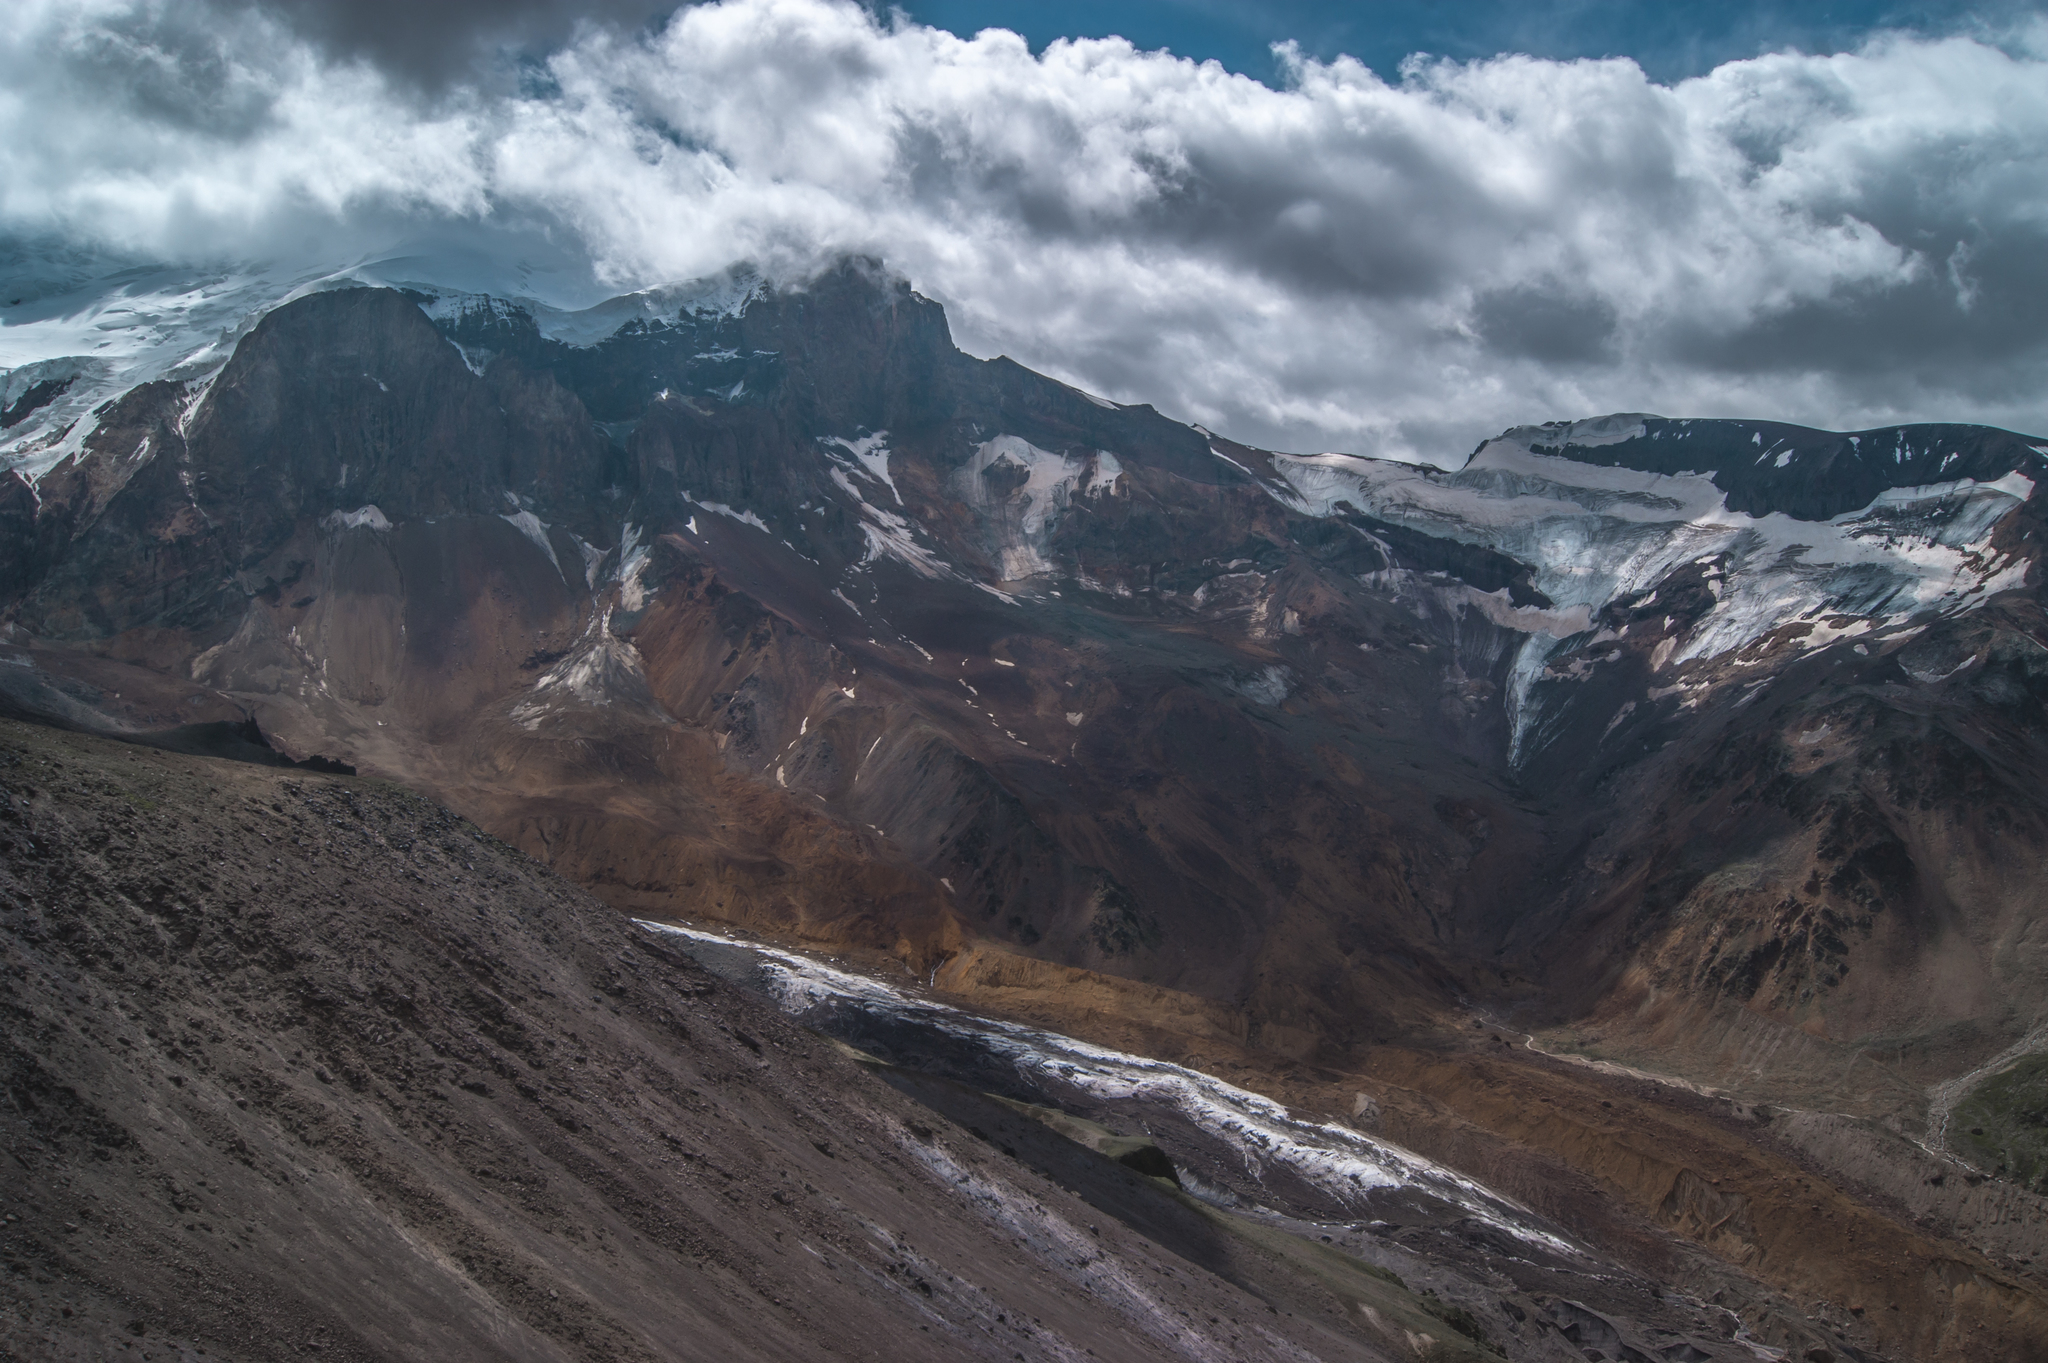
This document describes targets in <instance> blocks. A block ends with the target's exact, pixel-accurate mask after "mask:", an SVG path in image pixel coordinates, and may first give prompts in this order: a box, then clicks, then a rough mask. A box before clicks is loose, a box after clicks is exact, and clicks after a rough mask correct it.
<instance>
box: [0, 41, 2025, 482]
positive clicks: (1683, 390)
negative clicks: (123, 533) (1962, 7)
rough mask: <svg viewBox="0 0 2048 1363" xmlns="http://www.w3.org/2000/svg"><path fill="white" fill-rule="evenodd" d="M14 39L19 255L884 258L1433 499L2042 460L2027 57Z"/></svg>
mask: <svg viewBox="0 0 2048 1363" xmlns="http://www.w3.org/2000/svg"><path fill="white" fill-rule="evenodd" d="M17 15H18V18H17V20H16V22H14V23H13V24H12V25H11V26H10V28H9V30H8V31H7V32H6V33H5V34H4V35H0V230H4V231H7V232H10V233H13V234H15V235H16V236H17V237H18V238H26V237H29V236H41V237H45V238H47V237H51V236H56V237H59V238H62V239H65V240H68V241H75V242H79V243H89V244H92V245H95V246H98V247H103V248H110V249H118V250H121V251H126V252H130V253H134V254H137V255H140V256H147V257H151V258H156V259H174V260H191V261H219V260H224V259H253V258H258V257H261V258H268V259H275V258H280V257H304V258H305V259H307V260H308V261H311V260H313V259H316V258H318V259H324V260H326V261H328V262H331V263H333V264H337V265H338V264H345V263H347V262H348V260H350V259H352V258H355V257H358V256H360V255H362V254H364V253H366V252H376V251H388V250H389V249H391V248H392V246H393V245H394V244H395V243H399V242H402V241H405V240H409V239H418V238H420V237H422V236H431V235H434V234H443V235H445V234H448V233H451V232H463V231H468V232H471V233H472V234H474V233H476V232H477V231H479V230H483V231H486V232H488V233H494V234H498V235H500V236H502V237H503V238H504V239H505V240H507V241H511V240H516V239H518V238H517V237H516V235H515V234H519V233H523V234H525V235H526V239H528V240H538V239H540V238H545V239H546V240H547V241H548V242H550V243H551V249H552V250H553V251H554V252H556V253H559V254H560V255H561V256H563V257H565V258H567V259H569V260H571V261H573V262H574V263H575V268H574V269H573V270H571V271H570V274H569V275H568V276H564V278H572V277H575V276H578V275H580V276H583V277H584V278H585V279H586V280H587V281H588V283H587V286H586V287H598V286H602V287H604V288H606V289H609V290H611V291H625V290H628V289H633V288H640V287H645V286H648V285H652V284H657V283H662V282H667V281H670V280H675V279H680V278H688V277H693V276H701V275H708V274H712V273H714V272H716V271H717V270H719V269H721V268H723V267H725V266H727V265H729V264H732V263H733V262H735V261H742V260H744V261H751V262H753V263H754V264H755V265H756V266H757V267H758V268H760V269H761V270H763V272H764V273H766V274H768V275H769V276H770V277H771V278H774V279H778V280H782V281H785V282H795V281H800V280H801V279H802V278H803V277H805V276H806V275H807V274H808V273H810V272H811V271H814V270H815V269H817V268H818V267H819V266H820V265H821V264H822V263H823V262H825V261H827V260H829V259H831V258H833V257H835V256H837V255H839V254H842V253H846V252H860V253H866V254H872V255H875V256H878V257H880V258H882V259H884V260H886V261H887V262H889V263H890V265H891V266H893V267H894V268H895V269H897V270H899V271H901V272H903V273H904V274H906V275H907V276H908V277H909V278H910V279H911V280H912V281H913V282H914V283H915V284H916V285H917V287H918V288H919V289H921V290H922V291H923V292H925V293H927V294H929V295H931V296H933V297H935V298H937V299H939V300H940V301H942V302H944V303H945V304H946V305H947V307H948V311H949V315H950V316H951V318H952V320H953V325H954V330H955V333H956V336H957V337H958V339H959V340H960V341H961V343H962V344H963V345H964V346H965V347H966V348H967V349H969V350H972V351H974V352H976V353H980V354H994V353H997V352H1004V353H1008V354H1010V355H1012V356H1014V357H1016V358H1017V359H1019V360H1021V361H1023V362H1025V363H1027V364H1030V365H1032V366H1033V367H1035V368H1039V369H1043V370H1046V371H1048V372H1051V373H1054V374H1057V375H1059V376H1061V377H1063V378H1067V379H1070V380H1072V381H1074V382H1077V383H1079V384H1081V385H1082V386H1084V387H1087V388H1089V389H1090V390H1092V391H1096V392H1101V393H1106V394H1108V395H1110V396H1112V397H1116V398H1119V399H1122V400H1125V401H1148V402H1152V403H1154V404H1155V405H1157V406H1159V407H1161V408H1162V409H1163V410H1165V411H1168V412H1170V413H1172V414H1174V415H1176V416H1179V417H1182V418H1184V419H1187V420H1194V421H1200V422H1202V423H1203V424H1205V425H1208V426H1210V427H1212V428H1214V429H1217V430H1219V431H1223V432H1226V433H1228V434H1230V435H1232V436H1235V437H1237V438H1239V439H1243V440H1247V441H1251V442H1254V443H1259V444H1266V445H1273V446H1278V447H1283V448H1295V449H1350V450H1357V451H1360V452H1369V453H1389V454H1400V455H1407V456H1411V457H1421V458H1428V459H1434V460H1438V461H1447V462H1455V461H1456V460H1457V459H1458V458H1459V457H1461V456H1462V454H1463V453H1464V451H1465V450H1467V449H1469V448H1471V446H1472V444H1473V443H1475V442H1476V440H1477V439H1478V438H1480V437H1481V436H1483V435H1485V434H1488V433H1491V432H1493V431H1497V430H1499V429H1501V428H1503V427H1505V426H1509V425H1514V424H1518V423H1522V422H1528V421H1537V420H1544V419H1549V418H1559V417H1575V416H1584V415H1588V414H1592V413H1598V412H1605V411H1615V410H1657V411H1665V412H1669V413H1673V414H1678V415H1701V416H1712V415H1748V416H1757V417H1769V418H1777V419H1788V420H1795V421H1804V422H1808V423H1811V424H1818V425H1827V426H1835V427H1855V426H1864V425H1874V424H1879V423H1881V422H1886V421H1894V420H1979V421H1987V422H1991V423H1993V424H1999V425H2006V426H2013V427H2017V428H2020V429H2031V430H2035V431H2042V430H2048V383H2044V382H2043V380H2044V379H2048V250H2044V247H2048V60H2044V58H2048V29H2043V28H2040V27H2037V28H2035V29H2033V30H2029V31H2024V32H2020V33H2017V34H2014V35H2011V36H2009V38H2008V39H2007V40H2006V41H2004V42H2003V43H2000V44H1994V43H1992V42H1989V41H1985V40H1982V39H1972V38H1965V37H1950V38H1943V39H1923V38H1915V37H1911V36H1906V35H1880V36H1878V37H1876V38H1874V39H1872V40H1871V41H1870V42H1869V43H1868V44H1866V45H1865V46H1864V47H1862V48H1861V49H1859V50H1857V51H1854V52H1850V53H1845V54H1840V55H1835V56H1826V57H1817V56H1806V55H1800V54H1796V53H1783V54H1777V55H1770V56H1764V57H1759V58H1756V59H1754V60H1749V61H1742V62H1734V63H1729V64H1727V65H1724V66H1721V67H1719V68H1717V69H1715V70H1713V71H1711V72H1709V73H1708V74H1706V75H1704V76H1702V77H1699V78H1697V79H1693V80H1688V81H1684V82H1682V83H1679V84H1677V85H1675V86H1664V85H1658V84H1655V83H1653V82H1651V81H1650V80H1649V79H1648V78H1647V77H1646V76H1645V75H1644V74H1643V73H1642V71H1641V70H1640V69H1638V68H1637V67H1636V66H1635V64H1634V63H1632V62H1630V61H1627V60H1625V59H1621V60H1607V61H1576V62H1556V61H1545V60H1536V59H1531V58H1526V57H1503V58H1498V59H1495V60H1490V61H1484V62H1476V63H1468V64H1460V63H1449V62H1428V61H1415V62H1411V63H1410V64H1409V65H1408V66H1407V67H1406V68H1404V69H1403V70H1402V71H1401V72H1400V73H1398V74H1397V75H1396V76H1395V77H1394V78H1393V79H1391V80H1389V79H1385V78H1383V77H1382V76H1380V75H1378V74H1376V73H1374V72H1372V71H1370V70H1367V69H1366V68H1365V67H1363V66H1361V65H1359V64H1358V63H1356V62H1353V61H1350V60H1348V59H1338V60H1336V61H1333V62H1327V63H1325V62H1318V61H1313V60H1309V59H1307V58H1303V57H1299V56H1294V57H1292V58H1291V60H1290V61H1289V62H1288V70H1289V73H1290V79H1289V81H1288V82H1287V83H1286V85H1285V87H1284V88H1280V89H1274V88H1269V87H1268V86H1265V85H1262V84H1260V83H1258V82H1255V81H1252V80H1250V79H1247V78H1245V77H1242V76H1236V75H1232V74H1230V73H1228V72H1226V71H1225V70H1224V69H1223V68H1222V67H1220V66H1218V65H1216V64H1214V63H1210V64H1206V65H1200V64H1196V63H1193V62H1189V61H1186V60H1182V59H1179V58H1175V57H1172V56H1170V55H1167V54H1164V53H1148V52H1141V51H1138V50H1135V49H1134V48H1132V47H1131V46H1130V45H1129V44H1126V43H1123V42H1121V41H1118V40H1105V41H1079V42H1058V43H1054V44H1052V45H1051V46H1049V47H1048V48H1046V49H1045V50H1044V51H1043V52H1042V53H1040V54H1038V55H1035V56H1034V55H1033V54H1032V52H1031V51H1030V50H1029V48H1028V47H1027V46H1026V45H1025V43H1024V42H1023V41H1022V40H1021V39H1019V38H1017V37H1016V36H1014V35H1011V34H1007V33H1004V32H1001V31H989V32H985V33H982V34H980V35H979V36H977V37H975V38H973V39H971V40H963V39H960V38H957V37H954V36H953V35H951V34H948V33H945V32H943V31H940V30H935V29H930V28H924V27H921V26H918V25H915V24H911V23H909V22H907V21H904V20H901V19H900V18H897V19H891V18H889V17H885V16H878V15H876V14H875V13H874V12H872V11H870V10H867V9H864V8H861V7H859V6H856V5H853V4H846V3H832V2H831V0H724V3H717V4H707V5H701V6H696V7H692V8H688V9H684V10H682V11H680V12H678V13H677V14H676V15H675V16H674V18H673V19H672V20H671V21H670V22H669V23H668V24H667V25H666V26H665V27H663V28H661V29H659V30H656V31H651V32H650V31H640V32H636V33H622V32H620V31H617V30H613V29H608V28H603V27H584V28H582V29H580V30H578V31H577V32H576V33H575V35H574V36H573V37H571V38H570V39H569V40H567V41H566V42H565V43H564V44H563V45H562V46H560V47H559V48H558V49H557V50H555V51H553V52H552V53H551V54H550V55H548V56H547V57H546V58H545V59H544V60H537V61H524V62H521V63H519V64H517V65H513V66H508V67H506V68H505V70H504V72H503V73H502V74H503V75H504V79H503V80H502V81H500V82H499V83H498V84H497V85H496V86H495V87H492V88H477V87H473V86H458V87H454V88H452V89H450V90H449V91H447V92H445V93H442V94H439V95H433V96H429V95H425V94H422V93H420V92H419V91H418V90H417V89H416V88H412V87H408V86H405V85H402V84H396V83H394V82H393V81H392V79H391V78H389V77H387V76H386V75H385V74H384V73H383V71H382V70H381V69H380V68H378V67H375V66H372V65H370V64H367V63H365V62H362V61H358V60H352V59H348V58H346V57H336V56H333V55H330V54H329V52H328V50H327V49H325V48H323V47H320V46H317V45H315V44H313V43H311V42H309V41H308V40H306V39H303V38H301V37H298V36H296V30H294V29H291V28H289V27H287V26H285V25H283V24H281V23H280V22H278V21H277V20H275V19H273V18H271V17H269V16H268V15H267V14H266V13H265V12H264V11H262V10H256V9H248V8H241V7H234V8H222V9H219V10H206V9H202V8H197V7H193V6H186V5H176V6H174V5H169V4H152V3H107V2H105V0H102V2H101V3H83V4H81V3H68V4H56V3H47V2H46V0H28V3H26V4H25V5H24V6H22V7H21V8H20V9H19V10H18V11H17ZM507 249H510V248H507ZM559 287H564V288H566V287H570V286H569V285H567V284H563V285H560V286H559ZM4 301H5V300H0V302H4ZM554 301H564V302H587V301H590V299H589V298H588V297H584V298H580V299H572V298H561V299H557V300H554ZM5 320H6V314H5V312H4V311H0V322H4V321H5Z"/></svg>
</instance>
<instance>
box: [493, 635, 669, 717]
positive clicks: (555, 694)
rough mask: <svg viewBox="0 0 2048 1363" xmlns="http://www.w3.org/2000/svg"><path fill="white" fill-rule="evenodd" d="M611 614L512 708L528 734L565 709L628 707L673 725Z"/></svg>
mask: <svg viewBox="0 0 2048 1363" xmlns="http://www.w3.org/2000/svg"><path fill="white" fill-rule="evenodd" d="M611 620H612V613H611V611H610V610H604V611H601V612H599V613H598V615H597V616H596V617H595V618H594V619H592V621H591V622H590V625H589V626H588V627H587V628H586V629H585V630H584V631H583V637H582V638H581V639H579V640H578V641H577V643H576V647H575V648H573V649H571V650H570V651H569V653H568V654H567V655H566V656H564V657H563V658H561V659H559V660H558V661H557V662H556V663H555V664H554V666H552V667H550V668H548V670H547V671H545V672H543V673H541V674H540V676H539V677H537V678H535V679H534V683H533V690H532V691H531V692H530V693H528V695H527V697H526V699H524V700H522V701H520V702H519V703H518V704H517V705H515V706H513V707H512V719H513V721H514V722H516V723H517V724H518V725H519V726H520V727H521V728H523V729H526V730H528V731H529V732H531V731H533V730H537V729H539V728H540V726H541V722H542V721H543V720H545V719H546V718H547V717H548V716H549V715H550V714H551V713H554V712H556V711H557V710H559V709H560V708H562V707H563V706H565V705H582V706H590V707H596V706H624V707H626V708H628V709H630V710H632V711H636V712H639V713H640V714H643V715H645V716H646V717H647V718H650V719H653V720H655V721H657V722H658V723H662V724H672V723H674V720H673V719H672V718H671V717H670V716H669V715H668V714H667V713H666V712H665V711H663V710H662V708H661V707H660V706H659V705H657V704H656V703H655V700H654V692H653V690H652V689H651V688H650V687H649V686H648V684H647V671H646V669H645V667H643V666H642V664H641V661H640V650H639V649H637V648H635V647H633V644H632V642H631V641H630V640H627V639H621V638H619V637H618V636H617V635H615V634H613V633H612V630H611Z"/></svg>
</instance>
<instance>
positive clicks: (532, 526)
mask: <svg viewBox="0 0 2048 1363" xmlns="http://www.w3.org/2000/svg"><path fill="white" fill-rule="evenodd" d="M498 519H499V520H501V521H503V522H505V524H507V525H509V526H511V527H512V528H513V529H514V530H517V531H518V532H519V533H520V534H522V535H524V536H526V538H528V539H530V540H532V541H533V542H534V544H535V545H537V546H538V547H539V549H540V551H541V552H542V553H543V554H546V555H547V556H548V562H549V563H552V564H553V565H554V567H555V575H556V576H558V577H560V578H561V579H562V580H563V581H564V582H567V581H568V580H569V575H568V574H567V573H565V572H563V571H562V561H561V560H560V559H558V558H556V557H555V546H554V545H552V544H550V543H548V527H547V522H545V521H543V520H541V518H540V517H538V516H536V515H534V514H533V513H532V512H531V511H522V512H520V513H519V514H518V515H516V516H500V517H498Z"/></svg>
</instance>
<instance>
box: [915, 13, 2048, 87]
mask: <svg viewBox="0 0 2048 1363" xmlns="http://www.w3.org/2000/svg"><path fill="white" fill-rule="evenodd" d="M902 8H903V9H904V11H905V12H906V13H908V14H909V15H910V16H911V17H912V18H914V19H916V20H917V21H919V22H920V23H926V24H931V25H933V26H934V27H937V28H943V29H947V30H949V31H951V32H953V33H956V34H959V35H960V36H962V37H967V36H971V35H972V34H973V33H975V32H976V31H977V30H979V29H983V28H1007V29H1009V30H1011V31H1012V32H1015V33H1020V34H1022V35H1023V36H1024V37H1025V38H1027V39H1029V40H1030V42H1031V45H1032V47H1033V48H1034V49H1042V48H1043V47H1044V46H1045V44H1047V43H1049V42H1051V41H1053V40H1054V39H1057V38H1063V37H1088V38H1103V37H1109V36H1112V35H1115V36H1118V37H1123V38H1127V39H1129V40H1130V41H1131V42H1132V43H1134V44H1136V45H1137V46H1139V47H1141V48H1161V47H1164V48H1169V49H1171V50H1172V51H1173V52H1174V53H1176V54H1177V55H1179V56H1183V57H1192V58H1194V59H1195V60H1197V61H1208V60H1211V59H1213V60H1215V61H1219V62H1221V63H1223V65H1224V66H1225V67H1227V68H1229V69H1230V70H1232V71H1235V72H1238V73H1240V74H1242V75H1248V76H1252V77H1254V78H1255V79H1259V80H1263V81H1267V82H1269V83H1271V82H1273V81H1274V80H1275V79H1276V78H1277V77H1278V75H1279V72H1278V70H1277V68H1276V66H1275V63H1274V59H1273V55H1272V50H1271V49H1272V44H1274V43H1276V42H1283V41H1293V42H1295V43H1297V44H1299V46H1300V47H1301V49H1302V51H1303V52H1305V53H1307V54H1308V55H1310V56H1314V57H1319V58H1323V59H1325V60H1327V59H1329V58H1332V57H1335V56H1337V55H1339V54H1340V53H1341V54H1344V55H1347V56H1352V57H1356V58H1358V59H1359V60H1360V61H1362V62H1364V63H1365V64H1366V65H1367V66H1370V67H1372V68H1373V69H1374V70H1375V71H1377V72H1379V73H1380V74H1381V75H1383V76H1392V75H1393V74H1394V73H1395V71H1396V70H1397V69H1398V68H1399V66H1400V63H1401V62H1402V60H1403V59H1404V58H1406V57H1407V56H1408V55H1409V54H1411V53H1416V52H1426V53H1430V54H1432V55H1436V56H1446V57H1452V58H1455V59H1458V60H1471V59H1474V58H1482V57H1491V56H1494V55H1496V54H1499V53H1503V52H1519V53H1527V54H1529V55H1531V56H1536V57H1552V58H1559V59H1570V58H1576V57H1609V56H1626V57H1632V58H1634V59H1635V61H1636V62H1637V63H1638V64H1639V65H1641V66H1642V67H1643V69H1644V70H1645V71H1646V72H1647V73H1648V74H1649V75H1650V77H1651V79H1653V80H1657V81H1663V82H1667V83H1668V82H1670V81H1674V80H1682V79H1684V78H1685V77H1687V76H1696V75H1700V74H1702V73H1704V72H1706V71H1709V70H1711V69H1713V68H1714V67H1716V66H1719V65H1720V64H1721V63H1723V62H1726V61H1730V60H1735V59H1739V58H1743V57H1753V56H1755V55H1757V54H1758V53H1760V52H1766V51H1773V50H1778V49H1783V48H1788V47H1791V48H1798V49H1800V50H1802V51H1805V52H1814V53H1823V52H1837V51H1842V50H1846V49H1850V48H1854V47H1855V46H1857V45H1858V44H1859V43H1860V42H1861V41H1862V40H1863V39H1864V38H1865V37H1867V36H1868V35H1869V34H1870V33H1871V32H1873V31H1875V30H1878V29H1886V28H1893V29H1909V30H1913V31H1917V32H1920V33H1925V34H1942V33H1950V32H1958V31H1963V32H1970V31H1987V30H1988V31H1993V32H1996V31H1999V30H2003V29H2005V28H2007V27H2009V26H2010V25H2011V24H2012V23H2013V22H2014V21H2016V20H2018V19H2021V18H2023V17H2024V16H2025V15H2027V14H2030V13H2038V12H2039V11H2040V9H2041V6H2039V5H2030V4H2024V3H2018V2H2017V0H1989V2H1988V3H1984V2H1980V3H1967V4H1965V3H1954V2H1951V3H1920V4H1898V3H1890V2H1889V0H1866V2H1865V3H1812V0H1779V2H1778V3H1754V2H1751V3H1722V4H1682V3H1669V2H1667V3H1646V2H1645V0H1551V3H1547V4H1542V3H1537V4H1532V3H1513V2H1512V0H1366V2H1365V3H1351V4H1328V3H1315V2H1314V0H1264V2H1263V3H1247V2H1246V0H1029V2H1028V3H1020V0H909V3H905V4H903V5H902Z"/></svg>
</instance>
